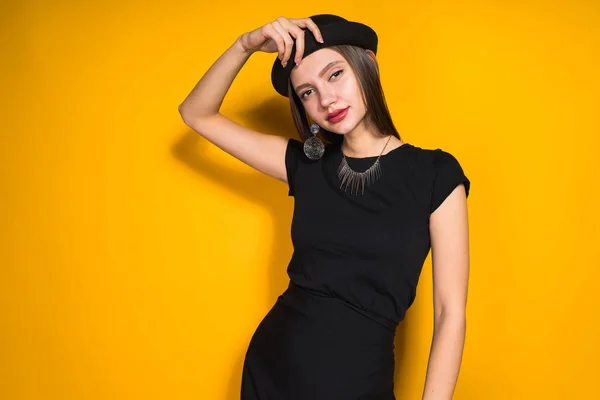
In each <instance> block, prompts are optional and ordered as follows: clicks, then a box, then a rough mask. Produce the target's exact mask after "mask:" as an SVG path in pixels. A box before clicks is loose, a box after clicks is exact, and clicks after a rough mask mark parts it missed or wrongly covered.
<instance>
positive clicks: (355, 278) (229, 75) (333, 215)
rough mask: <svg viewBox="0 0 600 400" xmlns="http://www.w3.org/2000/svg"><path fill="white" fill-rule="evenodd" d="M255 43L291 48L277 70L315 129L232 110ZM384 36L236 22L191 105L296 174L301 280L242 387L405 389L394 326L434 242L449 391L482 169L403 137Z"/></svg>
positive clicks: (324, 391) (212, 133) (262, 392)
mask: <svg viewBox="0 0 600 400" xmlns="http://www.w3.org/2000/svg"><path fill="white" fill-rule="evenodd" d="M256 51H264V52H268V53H272V52H276V51H277V52H278V54H279V57H278V59H277V60H275V62H274V64H273V68H272V71H271V81H272V83H273V86H274V88H275V90H276V91H277V92H278V93H279V94H281V95H282V96H285V97H289V99H290V104H291V108H292V115H293V118H294V121H295V124H296V127H297V129H298V131H299V134H300V136H301V138H303V139H304V143H303V142H301V141H298V140H296V139H287V138H283V137H279V136H274V135H265V134H261V133H258V132H255V131H252V130H250V129H247V128H245V127H243V126H241V125H238V124H237V123H235V122H233V121H232V120H230V119H228V118H226V117H225V116H223V115H222V114H220V113H219V107H220V104H221V103H222V100H223V98H224V96H225V94H226V93H227V90H228V89H229V87H230V85H231V83H232V82H233V80H234V78H235V76H236V75H237V73H238V72H239V71H240V69H241V68H242V67H243V65H244V63H245V62H246V61H247V60H248V58H249V57H250V55H251V54H253V53H254V52H256ZM376 51H377V35H376V34H375V32H374V31H373V30H372V29H371V28H370V27H368V26H366V25H364V24H361V23H358V22H350V21H347V20H345V19H344V18H341V17H338V16H335V15H329V14H325V15H315V16H313V17H310V18H300V19H288V18H284V17H280V18H278V19H277V20H276V21H273V22H271V23H268V24H266V25H264V26H262V27H260V28H258V29H256V30H254V31H252V32H247V33H244V34H243V35H241V36H239V37H238V38H237V40H236V41H235V43H234V44H233V45H232V46H231V47H230V48H229V49H227V51H226V52H225V53H224V54H223V55H222V56H221V57H220V58H219V59H218V60H217V61H216V62H215V63H214V64H213V65H212V66H211V68H210V69H209V70H208V71H207V72H206V74H205V75H204V76H203V77H202V79H201V80H200V81H199V82H198V84H197V85H196V87H195V88H194V89H193V91H192V92H191V93H190V94H189V95H188V97H187V98H186V99H185V101H184V102H183V103H182V104H181V105H180V107H179V110H180V113H181V115H182V118H183V119H184V121H185V122H186V124H187V125H189V126H190V127H192V128H193V129H194V130H196V131H197V132H199V133H200V134H201V135H202V136H204V137H205V138H206V139H207V140H209V141H210V142H212V143H213V144H215V145H216V146H218V147H219V148H221V149H223V150H224V151H226V152H228V153H229V154H231V155H233V156H234V157H237V158H238V159H240V160H241V161H243V162H245V163H246V164H248V165H250V166H252V167H254V168H255V169H257V170H259V171H262V172H263V173H266V174H268V175H270V176H272V177H274V178H277V179H280V180H281V181H283V182H286V183H287V184H288V195H290V196H294V198H295V206H294V215H293V220H292V242H293V245H294V253H293V255H292V258H291V261H290V263H289V265H288V269H287V272H288V275H289V277H290V283H289V287H288V288H287V289H286V290H285V292H284V293H283V294H282V295H281V296H279V298H278V299H277V302H276V303H275V305H274V306H273V308H272V309H271V310H270V311H269V313H268V314H267V315H266V317H265V318H264V319H263V320H262V321H261V323H260V324H259V326H258V328H257V329H256V331H255V333H254V335H253V336H252V339H251V341H250V344H249V346H248V350H247V353H246V357H245V361H244V368H243V376H242V393H241V397H242V399H244V400H250V399H261V400H267V399H269V400H271V399H286V400H287V399H292V400H296V399H298V400H300V399H302V400H308V399H310V400H321V399H323V400H325V399H327V400H333V399H344V400H351V399H394V398H395V397H394V391H393V373H394V335H395V330H396V327H397V325H398V323H399V322H401V321H402V320H403V319H404V315H405V312H406V310H407V309H408V308H409V307H410V305H411V304H412V303H413V301H414V298H415V293H416V286H417V282H418V279H419V275H420V272H421V268H422V266H423V263H424V261H425V258H426V257H427V254H428V252H429V250H430V248H431V250H432V261H433V279H434V309H435V331H434V336H433V343H432V347H431V355H430V359H429V366H428V371H427V379H426V383H425V390H424V395H423V399H425V400H427V399H451V397H452V393H453V391H454V386H455V383H456V379H457V377H458V371H459V366H460V362H461V358H462V350H463V344H464V335H465V327H466V317H465V307H466V297H467V281H468V270H469V256H468V226H467V225H468V224H467V205H466V198H467V196H468V193H469V187H470V182H469V180H468V179H467V177H466V176H465V174H464V173H463V170H462V168H461V166H460V164H459V163H458V161H457V160H456V158H454V157H453V156H452V155H451V154H450V153H448V152H445V151H443V150H441V149H435V150H433V149H423V148H420V147H418V146H414V145H412V144H410V143H406V142H403V141H402V140H401V138H400V135H399V134H398V132H397V131H396V129H395V127H394V125H393V123H392V119H391V117H390V114H389V111H388V109H387V106H386V103H385V99H384V96H383V91H382V88H381V84H380V80H379V70H378V65H377V60H376V58H375V54H376ZM309 119H310V122H309ZM323 140H324V141H325V142H326V143H324V142H323Z"/></svg>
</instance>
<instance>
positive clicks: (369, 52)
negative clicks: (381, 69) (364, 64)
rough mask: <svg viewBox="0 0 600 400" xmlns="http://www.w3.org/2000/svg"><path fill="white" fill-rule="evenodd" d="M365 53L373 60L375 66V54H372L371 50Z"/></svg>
mask: <svg viewBox="0 0 600 400" xmlns="http://www.w3.org/2000/svg"><path fill="white" fill-rule="evenodd" d="M365 51H366V52H367V54H368V55H369V57H371V58H372V59H373V61H375V63H376V64H377V58H376V57H375V53H373V51H372V50H369V49H367V50H365Z"/></svg>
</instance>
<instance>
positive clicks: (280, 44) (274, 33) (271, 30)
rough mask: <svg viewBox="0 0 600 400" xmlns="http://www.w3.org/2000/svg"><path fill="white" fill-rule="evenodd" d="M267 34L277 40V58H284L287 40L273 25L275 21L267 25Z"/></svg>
mask: <svg viewBox="0 0 600 400" xmlns="http://www.w3.org/2000/svg"><path fill="white" fill-rule="evenodd" d="M265 28H266V29H265V34H266V35H267V36H268V37H270V38H271V40H273V41H274V42H275V45H276V46H277V53H278V55H277V58H279V59H280V60H281V59H283V55H284V54H285V42H284V40H283V38H282V37H281V34H280V33H279V31H278V30H277V29H276V28H275V27H274V26H273V23H269V24H267V26H266V27H265Z"/></svg>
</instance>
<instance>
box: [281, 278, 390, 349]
mask: <svg viewBox="0 0 600 400" xmlns="http://www.w3.org/2000/svg"><path fill="white" fill-rule="evenodd" d="M277 302H278V303H281V304H283V305H286V306H288V307H291V308H293V309H294V310H296V311H297V312H300V313H302V314H303V315H304V316H305V317H308V318H313V319H314V318H317V319H322V320H323V321H326V323H327V324H328V325H329V326H331V327H332V328H333V329H342V330H347V331H348V332H350V331H354V332H357V333H359V334H363V335H366V336H368V337H371V338H373V339H375V340H385V341H389V340H390V339H391V340H392V341H393V339H394V336H395V333H396V326H397V324H396V323H395V322H394V321H391V320H388V319H387V318H384V317H381V316H378V315H376V314H374V313H372V312H370V311H368V310H363V309H360V308H359V307H356V306H354V305H352V304H350V303H348V302H346V301H344V300H342V299H339V298H337V297H333V296H331V295H329V294H327V293H322V292H318V291H316V290H312V289H309V288H306V287H303V286H300V285H298V284H296V283H294V282H293V281H290V282H289V285H288V288H287V289H286V290H285V291H284V292H283V294H282V295H281V296H279V298H278V300H277Z"/></svg>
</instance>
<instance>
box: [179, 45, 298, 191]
mask: <svg viewBox="0 0 600 400" xmlns="http://www.w3.org/2000/svg"><path fill="white" fill-rule="evenodd" d="M251 54H252V53H250V52H248V51H246V50H245V49H244V48H243V47H242V44H241V42H240V37H238V38H237V39H236V41H235V42H234V43H233V44H232V45H231V46H230V47H229V48H228V49H227V50H226V51H225V52H224V53H223V54H222V55H221V56H220V57H219V58H218V59H217V61H215V63H214V64H213V65H212V66H211V67H210V68H209V69H208V71H207V72H206V73H205V74H204V75H203V76H202V78H201V79H200V81H199V82H198V83H197V84H196V86H195V87H194V89H193V90H192V92H191V93H190V94H189V95H188V96H187V97H186V99H185V100H184V101H183V103H182V104H181V105H180V106H179V108H178V109H179V113H180V114H181V117H182V118H183V121H184V122H185V124H186V125H188V126H189V127H190V128H192V129H193V130H195V131H196V132H198V133H199V134H200V135H202V136H203V137H204V138H206V139H207V140H208V141H210V142H211V143H212V144H214V145H215V146H217V147H219V148H220V149H222V150H224V151H226V152H227V153H229V154H231V155H232V156H234V157H235V158H237V159H239V160H240V161H242V162H244V163H246V164H248V165H249V166H251V167H253V168H255V169H256V170H258V171H261V172H263V173H266V174H267V175H270V176H272V177H274V178H277V179H279V180H281V181H283V182H287V175H286V170H285V150H286V145H287V141H288V139H287V138H284V137H281V136H275V135H268V134H264V133H259V132H256V131H253V130H251V129H249V128H246V127H244V126H242V125H240V124H238V123H236V122H235V121H233V120H231V119H229V118H227V117H225V116H224V115H223V114H221V113H220V112H219V109H220V107H221V104H222V103H223V99H224V98H225V95H226V94H227V91H228V90H229V88H230V87H231V84H232V83H233V80H234V79H235V77H236V76H237V74H238V73H239V71H240V70H241V69H242V67H243V66H244V64H245V63H246V61H247V60H248V59H249V58H250V56H251Z"/></svg>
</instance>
